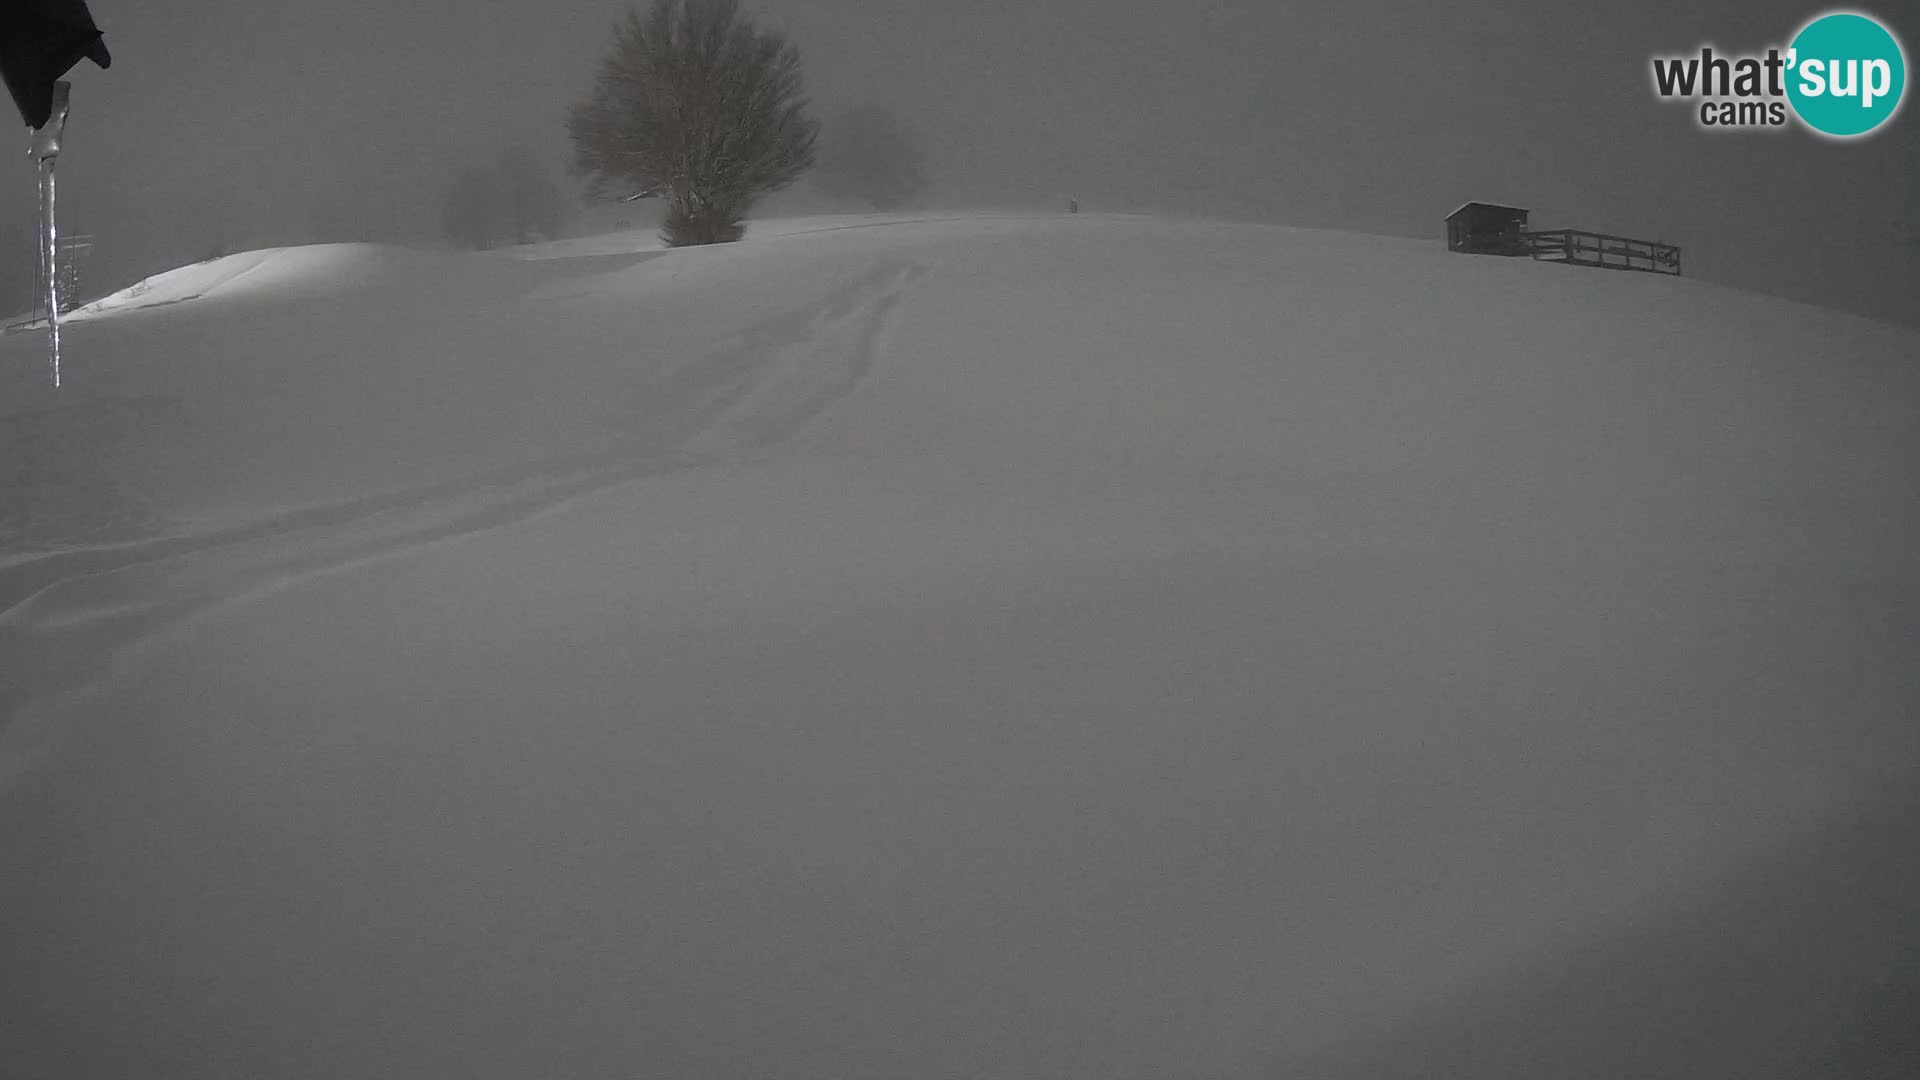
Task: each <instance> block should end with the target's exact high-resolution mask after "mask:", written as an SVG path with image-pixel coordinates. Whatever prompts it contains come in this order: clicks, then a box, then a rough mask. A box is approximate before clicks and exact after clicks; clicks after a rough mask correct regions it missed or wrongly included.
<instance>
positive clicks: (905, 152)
mask: <svg viewBox="0 0 1920 1080" xmlns="http://www.w3.org/2000/svg"><path fill="white" fill-rule="evenodd" d="M819 153H820V168H819V174H818V178H817V179H818V182H819V184H820V187H821V189H822V190H824V191H826V192H827V193H829V194H832V195H837V196H841V197H844V198H853V199H858V200H860V201H861V202H864V203H866V204H867V205H868V206H871V207H873V208H874V209H875V210H892V209H895V208H896V207H900V206H903V205H905V204H906V203H907V202H909V201H910V200H912V198H913V197H914V196H915V195H917V194H919V193H920V189H921V188H923V187H925V186H926V172H925V169H924V167H923V166H922V163H921V160H920V152H919V150H918V149H917V148H915V146H914V145H913V142H912V140H911V139H909V138H908V137H907V134H906V132H905V131H903V130H901V127H900V122H899V121H898V120H897V119H896V118H895V117H894V115H893V114H892V113H891V112H888V111H887V110H885V109H881V108H876V107H872V106H866V107H862V108H858V109H849V110H848V111H846V112H844V113H841V114H840V115H839V116H837V117H835V118H834V120H833V121H832V122H831V123H829V124H827V125H826V126H825V127H824V128H823V129H822V130H821V132H820V151H819Z"/></svg>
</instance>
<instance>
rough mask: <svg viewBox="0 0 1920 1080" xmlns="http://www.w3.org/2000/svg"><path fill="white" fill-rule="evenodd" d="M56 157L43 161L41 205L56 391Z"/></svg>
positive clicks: (49, 340)
mask: <svg viewBox="0 0 1920 1080" xmlns="http://www.w3.org/2000/svg"><path fill="white" fill-rule="evenodd" d="M53 161H54V159H53V158H50V157H48V158H41V159H40V192H41V199H40V201H41V204H42V205H43V206H44V207H45V208H46V214H45V216H44V217H43V218H42V220H41V231H42V232H43V233H44V234H45V239H46V262H47V352H48V362H49V364H50V365H51V367H52V369H53V388H54V389H55V390H58V389H59V388H60V226H59V225H58V223H57V221H58V219H57V218H56V217H55V216H54V205H53V196H54V185H53Z"/></svg>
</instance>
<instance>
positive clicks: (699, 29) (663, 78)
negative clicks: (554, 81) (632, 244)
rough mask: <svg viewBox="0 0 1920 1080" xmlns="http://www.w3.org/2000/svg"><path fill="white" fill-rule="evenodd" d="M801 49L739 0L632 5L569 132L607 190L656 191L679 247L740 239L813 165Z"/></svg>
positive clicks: (584, 164)
mask: <svg viewBox="0 0 1920 1080" xmlns="http://www.w3.org/2000/svg"><path fill="white" fill-rule="evenodd" d="M818 127H819V125H818V124H817V123H816V122H815V121H814V120H813V119H812V118H811V117H809V116H808V115H807V102H806V98H805V95H804V92H803V90H802V87H801V80H800V54H799V52H798V51H796V50H795V49H794V47H793V46H792V45H790V44H788V43H787V41H786V39H785V37H783V36H782V35H781V34H779V33H777V32H774V31H763V30H757V29H755V28H754V26H753V24H752V23H751V22H749V21H748V20H747V19H746V18H745V17H744V16H742V15H741V14H740V9H739V4H738V3H737V2H736V0H654V2H653V6H652V7H651V8H650V9H649V10H648V12H647V14H646V15H644V16H642V15H641V14H640V13H638V12H637V11H635V12H629V13H628V14H627V18H626V21H625V22H623V23H621V24H620V25H618V26H616V27H615V29H614V34H613V47H612V49H611V50H610V51H609V53H608V54H607V57H606V59H605V60H604V61H603V62H602V64H601V69H600V74H599V77H598V79H597V80H596V81H595V83H594V88H593V93H592V95H591V96H590V97H588V99H587V100H586V101H584V102H581V103H580V104H577V105H575V106H574V107H573V109H572V111H571V112H570V114H569V115H568V118H567V131H568V133H569V134H570V135H572V137H573V145H574V157H575V164H576V166H577V167H578V169H579V170H580V171H581V172H582V173H584V174H586V175H588V176H591V177H592V178H593V180H594V186H595V189H596V190H597V191H599V192H601V193H602V194H607V193H612V194H619V195H626V194H632V193H634V192H636V191H642V190H654V191H658V192H660V193H661V194H662V195H663V196H664V197H665V199H666V201H667V217H666V224H665V227H664V230H663V232H662V238H663V239H664V240H665V241H666V242H667V243H668V244H670V245H673V246H676V247H679V246H684V245H688V244H717V243H726V242H728V241H732V240H737V239H739V238H740V235H741V233H742V232H743V231H744V229H743V226H742V225H741V222H742V221H743V220H744V219H745V217H746V214H747V211H748V210H749V209H751V208H752V206H753V203H754V201H755V200H756V199H758V198H759V197H760V196H762V195H765V194H768V193H771V192H774V191H778V190H780V189H782V188H784V187H786V186H788V185H789V184H791V183H793V182H794V181H795V180H797V179H799V177H800V175H801V174H802V173H804V172H806V170H807V169H808V168H809V167H811V166H812V164H813V159H814V152H813V144H814V138H815V135H816V132H817V130H818Z"/></svg>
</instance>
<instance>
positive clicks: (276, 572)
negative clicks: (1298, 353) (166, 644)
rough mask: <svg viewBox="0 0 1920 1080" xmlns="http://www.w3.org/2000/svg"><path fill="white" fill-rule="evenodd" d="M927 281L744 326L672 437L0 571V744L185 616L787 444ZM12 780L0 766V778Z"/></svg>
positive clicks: (685, 379) (848, 290)
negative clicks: (0, 672) (17, 724)
mask: <svg viewBox="0 0 1920 1080" xmlns="http://www.w3.org/2000/svg"><path fill="white" fill-rule="evenodd" d="M926 272H927V267H925V266H923V265H917V264H916V265H907V266H898V265H893V266H883V267H880V268H879V269H877V270H875V271H873V272H870V273H868V274H864V275H861V276H860V277H858V278H855V279H854V280H852V281H850V282H849V283H848V284H846V285H845V286H843V287H841V288H838V289H836V290H835V291H833V292H832V293H830V294H829V295H828V296H827V297H826V298H824V299H823V300H822V301H821V302H820V303H818V304H816V305H814V306H812V307H810V308H805V309H801V310H799V311H796V312H791V313H786V314H782V315H778V316H774V317H772V318H769V319H766V320H763V321H761V322H760V323H757V324H755V325H754V326H753V327H752V328H751V329H749V330H747V331H745V332H744V333H742V334H740V335H737V336H736V337H734V338H732V339H730V340H728V341H726V342H724V343H723V344H722V345H721V346H719V347H718V348H716V349H715V350H713V351H712V352H710V353H708V354H705V355H704V356H701V357H699V358H697V359H695V360H693V361H690V362H688V363H686V364H684V365H682V366H681V367H680V368H679V370H678V371H677V372H676V373H675V374H674V375H673V376H671V377H670V378H669V379H668V380H667V382H666V384H665V385H663V386H661V387H658V388H657V391H658V392H659V393H660V394H661V395H663V397H664V398H665V400H666V401H668V402H670V403H672V405H670V407H669V408H667V409H666V410H665V412H666V415H668V416H669V417H673V418H676V419H678V420H679V421H680V422H679V423H678V424H677V425H676V426H675V427H674V428H671V429H667V430H660V429H653V430H644V431H641V430H636V431H632V432H629V433H628V437H627V438H626V439H625V440H623V441H622V442H621V443H619V444H618V445H616V446H615V447H613V448H611V449H609V450H606V451H604V452H600V453H595V454H586V455H572V456H567V457H562V458H556V459H549V460H545V461H540V462H534V463H530V464H527V465H524V466H519V467H515V468H512V469H508V470H503V471H497V472H493V473H488V474H483V475H480V476H475V477H469V478H466V479H463V480H460V481H455V482H451V483H445V484H436V485H432V486H430V487H426V488H421V489H414V490H409V491H401V492H394V493H389V494H383V495H378V496H373V497H369V498H365V499H354V500H349V501H346V502H342V503H336V504H331V505H324V506H315V507H309V508H304V509H301V510H297V511H294V512H291V513H287V514H280V515H275V516H272V517H268V518H264V519H261V520H258V521H253V522H248V523H246V524H242V525H238V526H234V527H230V528H224V529H216V530H212V531H209V532H204V533H199V534H192V535H185V536H172V537H163V538H157V539H152V540H143V541H137V542H133V543H127V544H118V545H111V546H105V547H99V548H84V549H76V550H66V551H59V552H55V553H51V554H48V555H44V556H39V557H31V558H27V559H23V560H19V561H17V562H14V563H12V564H11V565H5V566H0V668H4V669H5V670H6V671H7V672H9V673H11V674H10V675H9V677H8V678H7V679H6V681H5V682H0V738H4V737H5V735H6V734H7V733H8V732H9V730H10V729H11V728H12V727H13V725H14V721H16V720H17V719H18V718H19V717H20V716H21V715H22V714H23V713H24V712H25V711H26V709H27V708H28V707H29V706H31V705H33V704H35V703H36V702H39V701H42V700H45V699H47V698H49V697H54V696H58V695H60V694H63V693H70V692H74V691H77V690H81V689H84V687H85V686H86V685H87V684H88V683H89V682H90V681H91V680H92V679H93V678H94V677H95V676H97V675H98V674H99V673H100V672H101V671H103V670H106V669H108V668H110V667H111V666H112V665H113V664H114V663H115V662H116V660H117V659H119V658H120V657H122V656H124V655H126V654H128V653H129V652H131V651H133V650H135V649H136V648H137V647H138V646H139V645H140V644H141V643H143V642H146V641H149V640H151V639H153V638H154V637H155V636H156V635H158V634H161V633H162V632H164V631H166V630H167V629H169V628H171V627H174V626H177V625H178V624H180V623H181V622H183V621H184V620H186V619H188V618H190V617H192V616H194V615H196V614H198V613H201V612H205V611H209V610H212V609H214V608H218V607H221V606H223V605H226V604H230V603H236V602H242V601H244V600H246V599H248V598H250V597H254V596H258V595H262V594H263V593H265V592H269V591H272V590H274V589H277V588H280V587H283V586H285V585H286V584H288V583H290V582H293V581H297V580H299V579H301V578H305V577H309V576H312V575H315V574H322V573H329V572H338V571H342V570H347V569H351V568H353V567H355V566H360V565H363V564H366V563H370V562H374V561H377V560H381V559H388V558H393V557H396V556H400V555H404V554H407V553H409V552H413V551H416V550H419V549H421V548H422V547H425V546H428V545H434V544H441V543H446V542H449V541H453V540H458V539H460V538H462V537H466V536H472V535H475V534H477V533H481V532H485V531H489V530H493V529H500V528H505V527H508V526H511V525H515V524H518V523H521V522H524V521H528V520H531V519H533V518H535V517H538V516H541V515H543V514H546V513H549V512H551V511H553V510H555V509H558V508H560V507H561V506H564V505H566V504H567V503H569V502H571V501H573V500H575V499H579V498H582V497H584V496H588V495H592V494H594V493H596V492H601V491H605V490H608V489H610V488H614V487H618V486H620V485H623V484H628V483H632V482H634V481H636V480H641V479H645V478H646V477H649V476H656V475H660V474H662V473H666V472H670V471H673V470H677V469H684V468H692V467H698V466H702V465H708V464H713V463H716V462H719V461H723V460H725V459H726V458H727V457H729V456H730V455H738V454H741V453H747V452H751V451H753V450H756V449H760V448H764V447H767V446H771V445H774V444H777V443H779V442H781V441H783V440H785V439H787V438H789V437H791V436H792V435H794V434H796V433H798V432H799V431H800V430H801V429H803V428H805V427H806V426H807V425H808V424H809V423H811V422H812V421H813V420H814V419H815V418H816V417H818V416H819V415H820V414H821V413H823V412H824V411H826V410H827V409H828V408H830V407H831V406H832V405H833V404H834V403H835V402H836V401H838V400H840V399H841V398H843V397H844V396H846V395H847V394H848V393H851V392H852V391H853V389H854V388H855V387H857V386H858V385H859V384H860V382H861V380H862V379H864V378H865V376H866V375H867V374H868V372H869V371H871V370H872V368H873V366H874V364H875V362H876V361H877V358H878V351H879V348H880V345H881V342H882V340H883V338H884V332H885V329H886V326H887V324H888V322H889V320H890V318H891V316H892V314H893V312H894V311H895V310H896V309H897V308H898V306H899V305H900V303H901V302H902V301H903V300H904V299H905V298H906V296H907V293H908V290H909V289H910V288H911V287H912V286H913V284H914V283H915V282H916V281H918V280H919V279H920V278H921V277H923V276H924V274H925V273H926ZM17 754H18V751H17V750H16V751H13V752H9V753H7V754H5V755H4V757H5V758H14V757H16V756H17ZM14 771H15V770H14V769H13V768H12V767H11V766H9V765H8V764H7V763H6V762H5V761H4V760H0V778H4V777H5V776H7V775H10V774H12V773H14Z"/></svg>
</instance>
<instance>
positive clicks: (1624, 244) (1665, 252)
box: [1521, 229, 1680, 275]
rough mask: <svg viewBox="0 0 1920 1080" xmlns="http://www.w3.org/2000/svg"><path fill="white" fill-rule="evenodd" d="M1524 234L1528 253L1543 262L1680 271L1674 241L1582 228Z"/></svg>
mask: <svg viewBox="0 0 1920 1080" xmlns="http://www.w3.org/2000/svg"><path fill="white" fill-rule="evenodd" d="M1521 235H1522V236H1523V237H1524V238H1525V240H1526V246H1527V250H1528V252H1529V253H1530V254H1532V255H1533V257H1534V258H1536V259H1539V260H1541V261H1543V262H1563V263H1572V264H1574V265H1576V266H1598V267H1602V268H1604V269H1607V270H1638V271H1640V272H1642V273H1647V274H1674V275H1678V274H1679V273H1680V248H1679V247H1678V246H1676V245H1674V244H1662V243H1658V242H1656V241H1653V240H1632V239H1629V238H1627V237H1624V236H1607V235H1605V234H1603V233H1590V232H1582V231H1581V230H1579V229H1547V230H1545V231H1542V232H1524V233H1522V234H1521Z"/></svg>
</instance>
